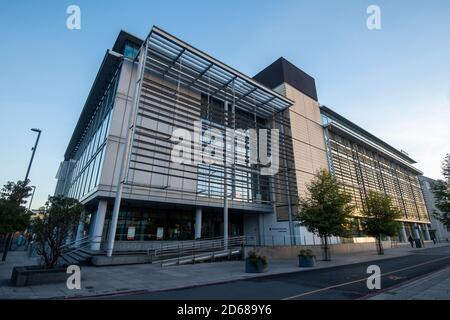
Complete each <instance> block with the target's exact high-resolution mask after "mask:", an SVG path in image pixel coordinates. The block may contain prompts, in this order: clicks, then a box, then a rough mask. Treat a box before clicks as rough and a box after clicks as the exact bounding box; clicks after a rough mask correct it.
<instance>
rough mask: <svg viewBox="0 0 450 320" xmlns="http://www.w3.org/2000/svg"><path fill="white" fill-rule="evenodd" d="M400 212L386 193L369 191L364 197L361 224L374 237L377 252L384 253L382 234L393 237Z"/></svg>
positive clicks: (397, 228)
mask: <svg viewBox="0 0 450 320" xmlns="http://www.w3.org/2000/svg"><path fill="white" fill-rule="evenodd" d="M401 217H402V214H401V212H400V210H399V209H397V208H396V207H395V206H394V205H393V204H392V200H391V198H390V197H389V196H388V195H384V194H381V193H378V192H374V191H370V192H369V194H368V195H367V199H366V208H365V209H364V211H363V217H362V218H361V225H362V227H363V229H364V230H365V231H366V232H367V234H368V235H369V236H371V237H374V238H375V239H376V245H377V252H378V254H384V249H383V244H382V241H381V239H382V236H383V235H385V236H390V237H393V236H395V235H397V234H398V231H399V230H400V228H401V222H399V221H397V219H400V218H401Z"/></svg>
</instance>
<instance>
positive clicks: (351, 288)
mask: <svg viewBox="0 0 450 320" xmlns="http://www.w3.org/2000/svg"><path fill="white" fill-rule="evenodd" d="M369 265H378V266H379V267H380V270H381V274H382V275H381V289H380V290H369V289H368V288H367V278H368V276H369V274H368V273H367V267H368V266H369ZM449 265H450V246H447V247H440V248H430V249H426V250H421V251H417V252H415V253H411V254H410V255H408V256H403V257H398V258H392V259H385V260H378V261H370V262H365V263H358V264H353V265H347V266H340V267H333V268H327V269H316V270H314V269H312V270H310V271H302V272H294V273H288V274H281V275H269V276H266V277H259V278H252V279H246V280H238V281H233V282H228V283H223V284H214V285H206V286H200V287H193V288H186V289H178V290H169V291H161V292H154V293H140V294H130V295H121V296H117V297H109V298H108V299H133V300H216V299H221V300H248V299H252V300H253V299H254V300H280V299H285V300H297V299H306V300H311V299H313V300H318V299H321V300H326V299H343V300H348V299H350V300H353V299H361V298H363V299H364V298H367V297H368V296H370V295H373V294H376V293H380V292H382V291H384V290H387V289H389V288H392V287H394V286H398V285H400V284H402V283H405V282H407V281H410V280H412V279H416V278H418V277H422V276H425V275H427V274H429V273H432V272H434V271H437V270H440V269H442V268H444V267H447V266H449Z"/></svg>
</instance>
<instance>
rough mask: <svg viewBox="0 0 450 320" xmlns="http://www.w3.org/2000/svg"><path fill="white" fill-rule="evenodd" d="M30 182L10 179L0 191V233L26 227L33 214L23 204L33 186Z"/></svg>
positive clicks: (20, 229)
mask: <svg viewBox="0 0 450 320" xmlns="http://www.w3.org/2000/svg"><path fill="white" fill-rule="evenodd" d="M28 182H29V181H27V182H24V181H18V182H17V183H14V182H12V181H8V182H7V183H6V184H5V185H4V186H3V188H2V189H1V191H0V234H6V233H11V232H16V231H22V230H24V229H26V227H27V226H28V224H29V222H30V216H31V214H30V213H29V212H28V210H27V209H26V208H25V207H23V206H22V205H23V204H25V203H26V198H28V197H29V196H30V193H31V187H29V186H28Z"/></svg>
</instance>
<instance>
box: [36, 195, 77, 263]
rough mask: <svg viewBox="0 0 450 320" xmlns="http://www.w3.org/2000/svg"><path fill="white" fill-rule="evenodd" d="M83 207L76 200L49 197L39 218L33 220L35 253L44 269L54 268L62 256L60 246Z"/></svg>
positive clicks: (65, 239) (71, 229)
mask: <svg viewBox="0 0 450 320" xmlns="http://www.w3.org/2000/svg"><path fill="white" fill-rule="evenodd" d="M82 211H83V206H82V204H81V203H80V202H78V200H76V199H72V198H66V197H63V196H55V197H49V199H48V201H47V202H46V203H45V207H44V210H43V213H42V215H41V217H37V218H36V219H35V220H34V224H33V230H34V232H35V233H36V242H37V244H38V245H37V253H38V255H40V256H41V257H42V260H43V263H44V265H45V267H46V268H49V269H51V268H54V267H56V266H57V264H58V260H59V258H60V257H61V255H62V254H63V252H62V250H61V249H62V248H61V247H62V246H63V245H64V244H65V243H66V241H67V239H68V237H69V236H70V233H71V232H73V231H74V230H75V228H76V226H77V225H78V222H79V220H80V217H81V214H82Z"/></svg>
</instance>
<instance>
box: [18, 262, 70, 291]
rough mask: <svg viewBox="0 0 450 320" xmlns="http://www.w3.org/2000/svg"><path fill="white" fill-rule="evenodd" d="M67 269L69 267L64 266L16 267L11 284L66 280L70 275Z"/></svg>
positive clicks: (33, 283)
mask: <svg viewBox="0 0 450 320" xmlns="http://www.w3.org/2000/svg"><path fill="white" fill-rule="evenodd" d="M66 271H67V269H66V268H62V267H58V268H54V269H44V268H42V267H41V266H25V267H14V268H13V271H12V274H11V284H12V285H13V286H17V287H19V286H31V285H38V284H47V283H59V282H65V281H67V278H68V277H69V276H70V274H67V273H66Z"/></svg>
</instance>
